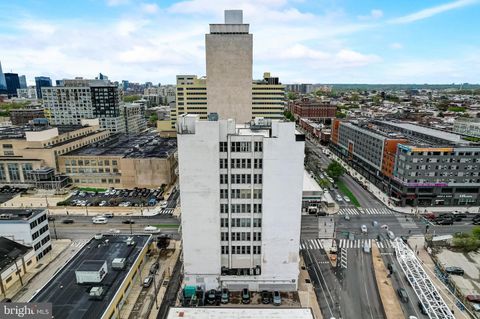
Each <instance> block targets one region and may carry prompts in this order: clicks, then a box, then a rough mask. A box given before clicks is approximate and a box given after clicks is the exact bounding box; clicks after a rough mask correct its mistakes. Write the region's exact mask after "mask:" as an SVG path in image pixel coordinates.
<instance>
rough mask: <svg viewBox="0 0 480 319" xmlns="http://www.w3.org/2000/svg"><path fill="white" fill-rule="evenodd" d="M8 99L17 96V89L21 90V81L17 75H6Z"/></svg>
mask: <svg viewBox="0 0 480 319" xmlns="http://www.w3.org/2000/svg"><path fill="white" fill-rule="evenodd" d="M5 82H6V83H7V94H8V97H14V96H17V89H19V88H20V80H19V79H18V74H17V73H5Z"/></svg>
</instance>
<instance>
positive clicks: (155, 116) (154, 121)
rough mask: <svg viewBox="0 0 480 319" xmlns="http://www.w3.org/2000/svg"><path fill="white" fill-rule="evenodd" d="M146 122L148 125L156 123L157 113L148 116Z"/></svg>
mask: <svg viewBox="0 0 480 319" xmlns="http://www.w3.org/2000/svg"><path fill="white" fill-rule="evenodd" d="M148 121H149V122H150V123H156V122H157V121H158V115H157V113H153V114H152V115H150V117H149V118H148Z"/></svg>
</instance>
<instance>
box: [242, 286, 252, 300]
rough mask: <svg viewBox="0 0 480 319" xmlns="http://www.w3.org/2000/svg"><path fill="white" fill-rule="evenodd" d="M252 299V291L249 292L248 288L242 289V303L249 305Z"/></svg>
mask: <svg viewBox="0 0 480 319" xmlns="http://www.w3.org/2000/svg"><path fill="white" fill-rule="evenodd" d="M250 299H251V294H250V290H248V288H243V289H242V303H244V304H248V303H250Z"/></svg>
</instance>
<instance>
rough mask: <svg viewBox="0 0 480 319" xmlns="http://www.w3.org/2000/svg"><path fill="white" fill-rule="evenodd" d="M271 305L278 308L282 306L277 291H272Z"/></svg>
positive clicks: (280, 297)
mask: <svg viewBox="0 0 480 319" xmlns="http://www.w3.org/2000/svg"><path fill="white" fill-rule="evenodd" d="M273 304H274V305H275V306H280V305H281V304H282V296H280V292H279V291H276V290H275V291H274V292H273Z"/></svg>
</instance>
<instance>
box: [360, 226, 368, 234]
mask: <svg viewBox="0 0 480 319" xmlns="http://www.w3.org/2000/svg"><path fill="white" fill-rule="evenodd" d="M360 229H361V230H362V233H364V234H366V233H367V226H366V225H362V227H361V228H360Z"/></svg>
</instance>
